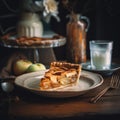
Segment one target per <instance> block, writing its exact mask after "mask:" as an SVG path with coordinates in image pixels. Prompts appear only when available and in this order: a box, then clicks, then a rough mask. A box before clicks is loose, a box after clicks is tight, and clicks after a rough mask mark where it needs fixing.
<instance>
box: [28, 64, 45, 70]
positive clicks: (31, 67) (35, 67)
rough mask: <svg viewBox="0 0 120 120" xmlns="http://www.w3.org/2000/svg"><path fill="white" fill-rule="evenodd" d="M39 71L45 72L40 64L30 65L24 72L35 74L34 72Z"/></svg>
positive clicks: (43, 66)
mask: <svg viewBox="0 0 120 120" xmlns="http://www.w3.org/2000/svg"><path fill="white" fill-rule="evenodd" d="M39 70H46V67H45V65H43V64H42V63H35V64H32V65H30V66H29V67H28V69H27V71H26V72H36V71H39Z"/></svg>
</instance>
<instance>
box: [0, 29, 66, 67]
mask: <svg viewBox="0 0 120 120" xmlns="http://www.w3.org/2000/svg"><path fill="white" fill-rule="evenodd" d="M55 35H57V34H56V33H54V32H52V31H46V32H45V33H44V35H43V38H48V39H46V40H45V41H44V42H43V43H42V44H38V45H30V46H27V45H17V44H13V43H14V41H15V40H16V37H17V35H15V36H14V35H13V36H10V37H9V39H10V41H13V42H6V41H5V40H2V42H0V43H1V45H2V46H4V47H8V48H20V49H27V50H28V51H29V50H31V52H28V56H32V57H33V59H32V61H33V62H34V63H37V62H42V63H45V64H46V65H48V64H50V62H52V61H56V57H55V54H54V51H53V48H54V47H60V46H63V45H65V44H66V38H65V37H60V38H57V39H53V40H51V39H50V40H49V38H52V37H53V36H55ZM30 59H31V58H30Z"/></svg>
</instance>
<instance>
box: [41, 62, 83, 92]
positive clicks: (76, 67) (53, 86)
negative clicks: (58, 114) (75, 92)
mask: <svg viewBox="0 0 120 120" xmlns="http://www.w3.org/2000/svg"><path fill="white" fill-rule="evenodd" d="M80 73H81V65H80V64H72V63H67V62H52V63H51V66H50V69H49V70H48V71H47V72H45V75H44V78H42V79H41V81H40V90H57V89H60V88H65V87H70V86H75V85H76V84H78V82H79V77H80Z"/></svg>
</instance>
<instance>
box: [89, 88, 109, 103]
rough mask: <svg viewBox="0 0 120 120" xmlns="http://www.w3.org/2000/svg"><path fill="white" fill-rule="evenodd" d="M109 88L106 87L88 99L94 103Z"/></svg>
mask: <svg viewBox="0 0 120 120" xmlns="http://www.w3.org/2000/svg"><path fill="white" fill-rule="evenodd" d="M109 88H110V87H106V88H105V89H103V90H102V91H100V92H99V93H98V94H97V95H96V96H95V97H93V98H91V99H90V102H91V103H96V102H97V101H98V100H99V99H100V98H101V97H102V96H103V95H104V94H105V93H106V92H107V91H108V89H109Z"/></svg>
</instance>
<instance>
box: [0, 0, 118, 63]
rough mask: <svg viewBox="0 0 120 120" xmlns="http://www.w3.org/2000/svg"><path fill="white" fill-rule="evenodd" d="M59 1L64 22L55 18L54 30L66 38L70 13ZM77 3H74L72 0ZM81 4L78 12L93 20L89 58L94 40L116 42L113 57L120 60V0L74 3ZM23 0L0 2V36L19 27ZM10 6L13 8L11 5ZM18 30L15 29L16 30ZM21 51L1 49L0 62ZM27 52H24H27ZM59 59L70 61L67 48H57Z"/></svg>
mask: <svg viewBox="0 0 120 120" xmlns="http://www.w3.org/2000/svg"><path fill="white" fill-rule="evenodd" d="M58 1H59V17H60V19H61V21H60V22H57V21H56V20H55V19H54V18H52V19H51V21H50V24H49V26H50V29H51V30H53V31H54V32H56V33H59V34H60V35H63V36H66V24H67V22H68V19H67V18H66V15H68V14H69V11H68V10H67V9H66V8H64V6H63V5H62V3H61V1H62V0H58ZM72 1H73V0H72ZM74 1H77V4H76V6H75V7H74V8H75V11H76V12H77V13H80V14H82V15H84V16H87V17H88V18H89V19H90V28H89V31H88V33H87V58H88V59H89V44H88V43H89V41H90V40H113V41H114V46H113V47H114V48H113V58H120V53H119V51H120V46H119V45H120V33H119V29H120V9H119V5H120V2H119V0H74ZM20 3H21V1H20V0H1V3H0V36H2V35H4V34H6V33H8V32H10V31H11V30H9V29H8V28H9V27H13V26H14V27H15V26H16V24H17V22H18V20H19V19H18V18H19V6H20ZM8 5H9V6H8ZM12 30H13V31H15V28H14V29H12ZM19 50H20V49H13V48H6V47H3V46H0V60H1V61H2V59H4V57H5V56H9V55H11V54H12V53H13V52H16V51H19ZM23 51H24V50H23ZM54 51H55V54H56V57H57V59H58V60H64V59H65V58H66V54H65V51H66V49H65V46H62V47H58V48H54Z"/></svg>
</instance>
